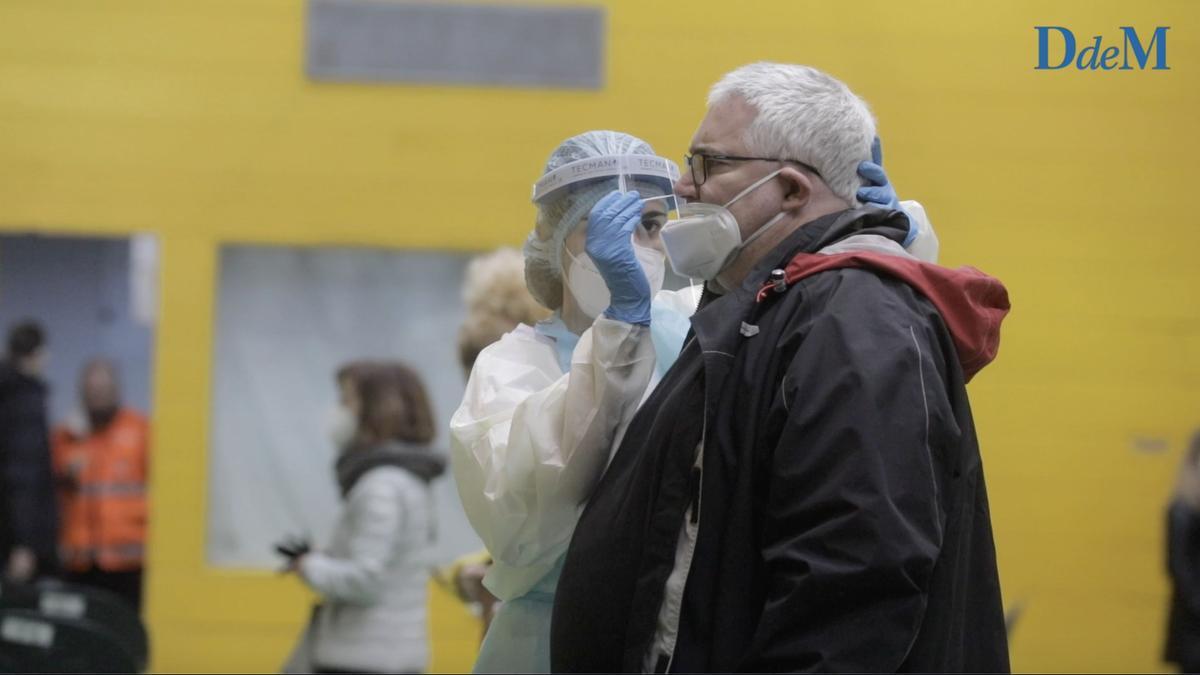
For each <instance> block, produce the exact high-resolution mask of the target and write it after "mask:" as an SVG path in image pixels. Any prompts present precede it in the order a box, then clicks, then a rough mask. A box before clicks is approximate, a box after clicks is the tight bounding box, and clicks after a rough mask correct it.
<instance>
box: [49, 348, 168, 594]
mask: <svg viewBox="0 0 1200 675" xmlns="http://www.w3.org/2000/svg"><path fill="white" fill-rule="evenodd" d="M79 393H80V402H81V403H82V405H83V411H82V412H79V413H76V414H75V415H72V417H71V418H70V419H69V420H68V421H67V422H66V423H65V424H64V425H62V426H60V427H59V428H57V429H55V431H54V435H53V442H52V448H53V456H54V473H55V477H56V479H57V484H58V496H59V507H60V510H61V511H60V512H61V514H62V528H61V533H60V536H59V554H60V556H61V559H62V566H63V570H64V572H65V573H66V574H67V578H68V580H70V581H73V582H75V583H80V584H84V585H86V586H95V587H97V588H103V589H106V590H109V591H112V592H114V593H116V594H118V595H120V596H121V597H123V598H125V599H126V600H127V601H129V603H130V605H132V606H133V607H134V608H136V609H137V610H138V611H141V606H142V567H143V560H144V557H145V543H146V513H147V508H146V478H147V475H148V462H149V448H150V425H149V423H148V422H147V421H146V418H145V417H144V416H142V415H141V414H140V413H138V412H137V411H135V410H133V409H131V408H127V407H124V406H123V405H122V401H121V388H120V382H119V378H118V375H117V369H116V366H114V365H113V363H112V362H110V361H108V360H105V359H95V360H93V361H91V362H89V363H88V364H87V365H86V366H84V369H83V373H82V376H81V377H80V382H79Z"/></svg>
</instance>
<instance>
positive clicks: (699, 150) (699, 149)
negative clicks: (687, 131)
mask: <svg viewBox="0 0 1200 675" xmlns="http://www.w3.org/2000/svg"><path fill="white" fill-rule="evenodd" d="M688 154H690V155H719V154H721V152H720V151H719V150H717V149H716V148H714V147H712V146H711V145H705V144H704V143H701V144H700V145H693V146H692V147H690V148H688Z"/></svg>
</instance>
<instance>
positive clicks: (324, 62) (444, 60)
mask: <svg viewBox="0 0 1200 675" xmlns="http://www.w3.org/2000/svg"><path fill="white" fill-rule="evenodd" d="M306 68H307V72H308V75H309V77H311V78H313V79H317V80H328V81H345V82H361V81H372V82H421V83H446V84H486V85H508V86H530V87H566V88H579V89H598V88H600V87H601V86H603V83H604V10H603V8H600V7H547V6H529V7H522V6H496V5H479V4H459V3H424V2H387V1H381V0H309V2H308V36H307V41H306Z"/></svg>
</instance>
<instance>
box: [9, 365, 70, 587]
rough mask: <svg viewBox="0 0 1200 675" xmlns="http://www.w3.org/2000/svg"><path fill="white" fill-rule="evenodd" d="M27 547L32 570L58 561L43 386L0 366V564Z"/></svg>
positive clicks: (55, 506)
mask: <svg viewBox="0 0 1200 675" xmlns="http://www.w3.org/2000/svg"><path fill="white" fill-rule="evenodd" d="M16 546H25V547H28V548H31V549H32V550H33V552H34V553H36V554H37V557H38V569H39V570H40V571H42V572H51V571H53V570H54V569H55V568H56V566H57V565H56V561H57V559H58V555H57V548H58V504H57V501H56V498H55V494H54V477H53V473H52V470H51V460H50V438H49V429H48V427H47V425H46V385H45V384H43V383H42V381H41V380H38V379H36V378H33V377H29V376H27V375H24V374H22V373H20V372H18V371H17V370H16V369H15V368H13V367H12V366H11V365H10V364H8V363H3V362H0V556H2V557H3V559H2V560H0V565H3V564H6V563H7V559H8V554H9V552H10V551H11V550H12V548H13V547H16Z"/></svg>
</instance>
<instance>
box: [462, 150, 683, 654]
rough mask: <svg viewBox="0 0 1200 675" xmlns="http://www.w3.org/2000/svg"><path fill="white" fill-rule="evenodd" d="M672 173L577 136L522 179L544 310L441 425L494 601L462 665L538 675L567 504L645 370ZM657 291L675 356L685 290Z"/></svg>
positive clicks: (508, 340) (631, 403)
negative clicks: (474, 653) (529, 201)
mask: <svg viewBox="0 0 1200 675" xmlns="http://www.w3.org/2000/svg"><path fill="white" fill-rule="evenodd" d="M678 171H679V170H678V167H677V166H676V165H675V164H674V163H672V162H670V161H668V160H665V159H663V158H661V157H657V156H655V154H654V151H653V149H651V147H650V146H649V145H648V144H647V143H645V142H644V141H642V140H640V139H638V138H635V137H633V136H630V135H628V134H623V133H618V132H613V131H591V132H587V133H584V134H581V135H579V136H575V137H573V138H569V139H567V140H566V141H564V142H563V143H562V144H561V145H560V146H559V147H558V148H557V149H555V151H554V152H553V153H552V154H551V155H550V158H549V160H548V161H547V163H546V168H545V172H544V175H543V177H542V179H541V180H539V181H538V183H537V185H535V187H534V203H535V204H536V205H537V208H538V214H537V224H536V226H535V228H534V230H533V232H532V233H530V235H529V237H528V239H527V241H526V244H525V278H526V282H527V283H528V285H529V290H530V292H531V293H532V294H533V296H534V297H535V298H536V299H537V300H538V302H540V303H542V304H543V305H545V306H546V307H547V308H549V309H551V310H553V312H554V313H553V315H552V316H551V317H550V318H549V319H548V320H546V321H542V322H540V323H538V324H537V325H536V326H533V327H529V326H525V325H521V326H518V327H517V328H516V329H515V330H513V331H512V332H511V333H508V334H507V335H505V336H504V337H502V338H501V339H500V340H499V341H498V342H495V343H493V344H491V345H489V346H488V347H486V348H485V349H484V350H483V351H482V352H481V353H480V354H479V357H478V358H477V359H476V362H475V365H474V367H473V368H472V371H471V375H470V377H469V379H468V382H467V390H466V393H465V395H464V397H463V402H462V404H461V406H460V407H459V409H458V410H457V411H456V412H455V414H454V416H453V418H452V419H451V422H450V439H451V442H450V445H451V456H452V459H451V465H452V467H453V470H454V477H455V480H456V482H457V484H458V491H459V495H460V496H461V498H462V502H463V507H464V509H465V511H466V513H467V516H468V518H469V519H470V521H471V524H472V526H473V527H474V528H475V531H476V532H477V533H478V534H479V536H480V538H481V539H482V540H483V543H484V545H485V546H487V549H488V551H489V552H490V553H491V554H492V558H493V560H494V564H493V566H492V568H491V570H490V571H489V572H488V575H487V577H486V578H485V580H484V584H485V585H486V586H487V588H488V589H489V590H490V591H491V592H492V593H494V594H495V595H496V596H497V597H499V598H500V600H501V601H502V602H503V604H502V605H501V607H500V609H499V610H498V611H497V613H496V616H495V618H494V619H493V621H492V625H491V627H490V628H489V629H488V634H487V637H486V638H485V639H484V643H483V646H482V647H481V649H480V654H479V660H478V661H477V662H476V664H475V670H476V672H548V671H549V667H550V656H549V654H550V652H549V647H550V644H549V641H550V612H551V609H552V608H553V597H554V588H555V585H556V583H557V579H558V569H559V566H560V564H561V562H562V558H563V555H564V554H565V553H566V549H567V544H568V543H570V540H571V534H572V532H573V531H574V528H575V521H576V519H577V518H578V516H579V510H580V507H581V506H582V504H583V502H584V500H585V499H586V497H587V495H588V492H589V491H590V490H591V488H592V486H593V485H594V484H595V482H596V480H597V479H598V478H599V476H600V474H601V473H602V472H603V470H604V466H605V464H606V462H607V460H608V455H609V452H610V450H611V448H613V447H614V446H615V443H616V441H617V440H619V438H620V435H621V433H622V431H623V429H624V427H625V425H626V424H627V423H628V421H629V419H630V418H631V417H632V416H633V412H634V410H636V408H637V406H638V404H639V402H640V401H641V400H642V398H643V396H644V395H645V394H646V392H647V390H648V388H649V386H650V383H651V380H652V379H653V378H654V370H655V365H656V362H657V359H656V358H655V351H654V339H653V337H652V335H651V315H652V310H651V304H652V302H651V301H652V299H653V298H654V297H655V294H656V293H657V292H658V291H659V290H660V288H661V285H662V281H663V277H664V272H665V264H666V258H665V256H664V255H663V253H662V251H661V244H660V243H659V242H658V229H659V228H660V227H661V226H662V225H663V224H664V223H665V222H666V220H667V218H668V214H669V211H670V210H671V208H672V206H673V205H672V204H670V203H669V202H670V201H671V199H672V192H671V185H672V182H673V178H672V177H673V176H678V175H679V174H678ZM654 197H666V199H658V200H651V201H645V200H647V199H651V198H654ZM689 295H690V296H694V297H693V298H692V299H691V300H690V304H689V300H688V296H689ZM659 297H660V298H661V299H662V300H661V301H662V302H664V303H668V304H670V303H674V304H673V305H672V306H678V307H679V309H680V312H679V313H680V315H681V317H680V318H681V320H679V321H676V322H675V325H676V328H678V327H679V326H682V332H679V333H678V336H677V338H667V339H661V340H660V342H663V343H664V345H667V344H671V343H674V342H675V341H676V339H677V341H678V344H674V346H673V349H674V351H675V352H676V353H677V352H678V350H679V347H680V345H681V344H682V339H683V333H684V332H686V330H687V325H688V324H687V316H689V315H690V314H691V312H692V310H694V309H695V302H696V301H698V299H699V294H698V293H694V292H693V291H691V290H689V289H685V290H684V291H682V292H676V293H672V292H669V291H668V292H664V293H660V294H659ZM658 313H660V314H661V313H662V312H658ZM661 323H662V324H663V325H664V326H666V325H667V324H668V321H666V320H664V321H662V322H661Z"/></svg>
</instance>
